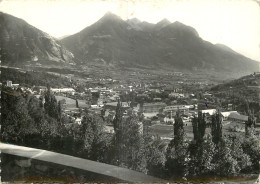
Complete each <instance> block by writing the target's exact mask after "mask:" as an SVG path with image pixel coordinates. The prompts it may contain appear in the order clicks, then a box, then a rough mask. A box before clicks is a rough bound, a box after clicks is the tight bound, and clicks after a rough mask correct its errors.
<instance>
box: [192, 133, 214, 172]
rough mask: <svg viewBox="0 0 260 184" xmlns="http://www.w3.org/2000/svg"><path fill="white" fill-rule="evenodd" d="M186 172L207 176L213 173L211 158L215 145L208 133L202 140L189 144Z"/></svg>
mask: <svg viewBox="0 0 260 184" xmlns="http://www.w3.org/2000/svg"><path fill="white" fill-rule="evenodd" d="M188 149H189V156H190V157H189V162H188V174H189V175H190V176H209V175H212V174H214V169H215V165H214V163H213V158H214V155H215V150H216V146H215V144H214V143H213V142H212V139H211V136H210V135H208V136H207V138H206V139H205V140H204V141H201V142H199V143H197V142H192V143H190V145H189V148H188Z"/></svg>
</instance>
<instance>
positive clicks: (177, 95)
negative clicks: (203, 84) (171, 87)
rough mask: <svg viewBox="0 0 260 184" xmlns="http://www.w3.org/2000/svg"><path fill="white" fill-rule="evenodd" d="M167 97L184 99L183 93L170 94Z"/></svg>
mask: <svg viewBox="0 0 260 184" xmlns="http://www.w3.org/2000/svg"><path fill="white" fill-rule="evenodd" d="M169 97H172V98H184V94H183V93H176V92H171V93H170V94H169Z"/></svg>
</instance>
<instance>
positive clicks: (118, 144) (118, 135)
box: [110, 101, 146, 172]
mask: <svg viewBox="0 0 260 184" xmlns="http://www.w3.org/2000/svg"><path fill="white" fill-rule="evenodd" d="M113 126H114V130H115V134H114V137H113V140H112V145H111V150H110V162H111V163H112V164H115V165H119V166H122V167H128V168H130V169H133V170H137V171H141V172H146V160H145V152H144V151H145V150H144V146H145V145H144V139H143V136H142V133H140V123H139V121H138V118H137V117H136V116H135V115H134V114H131V115H129V116H128V117H123V111H122V106H121V103H120V101H118V105H117V109H116V115H115V118H114V120H113Z"/></svg>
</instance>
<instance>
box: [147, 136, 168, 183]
mask: <svg viewBox="0 0 260 184" xmlns="http://www.w3.org/2000/svg"><path fill="white" fill-rule="evenodd" d="M144 139H145V152H146V160H147V166H146V167H147V171H148V173H147V174H149V175H152V176H156V177H160V178H163V177H165V161H166V158H165V154H164V150H163V148H164V145H163V142H162V141H161V139H160V137H156V138H155V139H152V138H151V136H150V135H149V134H146V135H145V138H144Z"/></svg>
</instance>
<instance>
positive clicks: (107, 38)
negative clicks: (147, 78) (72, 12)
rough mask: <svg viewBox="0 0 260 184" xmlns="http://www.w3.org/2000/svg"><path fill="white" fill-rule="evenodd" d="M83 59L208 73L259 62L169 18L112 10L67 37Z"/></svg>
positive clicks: (246, 68) (248, 68) (243, 70)
mask: <svg viewBox="0 0 260 184" xmlns="http://www.w3.org/2000/svg"><path fill="white" fill-rule="evenodd" d="M61 42H62V43H64V45H65V46H66V47H67V48H68V49H70V50H71V51H72V52H73V53H74V54H75V57H76V58H77V59H79V61H80V62H79V63H80V64H83V65H84V64H88V63H97V64H103V65H104V66H124V67H146V68H152V69H155V68H158V67H160V68H167V69H169V68H171V69H172V70H182V71H191V72H192V71H197V70H202V71H205V72H207V73H211V72H218V73H222V72H225V73H228V74H229V75H230V74H231V73H236V74H238V73H239V75H240V76H242V75H245V74H249V73H252V72H253V71H255V68H256V67H258V62H256V61H253V60H251V59H249V58H246V57H245V56H242V55H241V54H238V53H236V52H231V51H230V50H231V49H227V48H226V47H225V48H223V46H222V47H220V46H218V45H213V44H211V43H209V42H207V41H204V40H203V39H201V38H200V37H199V35H198V33H197V31H196V30H195V29H194V28H192V27H189V26H186V25H184V24H182V23H180V22H174V23H171V22H169V21H168V20H166V19H164V20H162V21H160V22H158V23H157V24H150V23H147V22H141V21H139V20H138V19H130V20H127V21H124V20H122V19H121V18H120V17H118V16H116V15H114V14H111V13H107V14H106V15H105V16H104V17H102V18H101V19H100V20H98V21H97V22H96V23H94V24H93V25H91V26H89V27H87V28H85V29H83V30H82V31H80V32H79V33H77V34H74V35H72V36H68V37H66V38H64V39H62V40H61Z"/></svg>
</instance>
